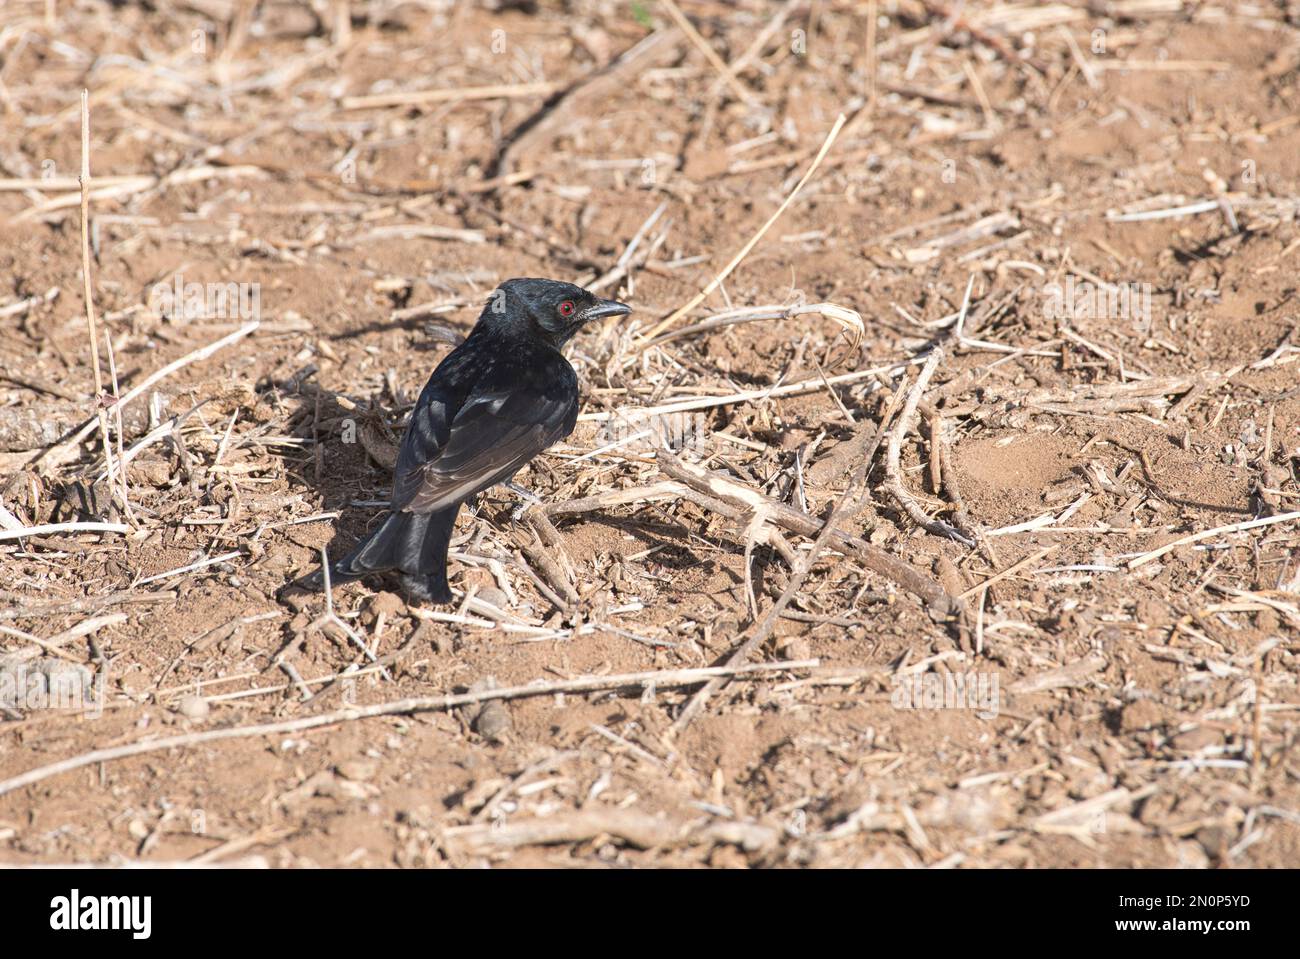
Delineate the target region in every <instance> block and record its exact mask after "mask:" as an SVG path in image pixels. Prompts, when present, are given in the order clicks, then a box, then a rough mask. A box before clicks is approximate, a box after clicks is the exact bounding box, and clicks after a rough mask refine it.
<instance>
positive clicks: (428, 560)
mask: <svg viewBox="0 0 1300 959" xmlns="http://www.w3.org/2000/svg"><path fill="white" fill-rule="evenodd" d="M459 511H460V506H459V505H457V506H454V507H452V508H450V509H445V510H441V511H439V512H436V513H402V512H398V513H389V514H388V516H387V517H386V518H385V519H384V522H383V523H382V524H381V525H380V526H379V528H378V529H376V530H375V531H374V532H373V533H371V534H370V535H369V536H368V537H366V538H365V539H364V540H363V541H362V542H360V543H358V544H357V547H356V548H355V549H354V550H353V551H352V552H351V553H349V554H348V555H347V556H346V557H344V558H343V559H341V560H339V561H338V562H337V563H335V564H333V566H332V567H331V569H330V576H331V579H332V580H333V581H335V582H337V581H341V580H347V579H356V578H358V577H360V576H365V575H367V574H368V573H378V572H382V571H384V570H389V569H396V570H400V571H401V573H402V578H403V580H404V581H405V583H406V587H407V589H409V590H410V591H411V593H412V594H414V595H415V596H416V597H417V598H419V599H422V600H425V601H426V602H431V603H449V602H451V587H450V586H449V585H448V584H447V545H448V544H449V543H450V542H451V531H452V528H453V527H454V526H455V525H456V514H457V513H458V512H459Z"/></svg>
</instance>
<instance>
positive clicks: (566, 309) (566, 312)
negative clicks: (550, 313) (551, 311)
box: [560, 300, 577, 316]
mask: <svg viewBox="0 0 1300 959" xmlns="http://www.w3.org/2000/svg"><path fill="white" fill-rule="evenodd" d="M575 309H577V307H575V306H574V305H573V301H572V300H565V301H564V302H563V303H561V304H560V316H573V311H574V310H575Z"/></svg>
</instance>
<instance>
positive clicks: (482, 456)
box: [313, 279, 632, 603]
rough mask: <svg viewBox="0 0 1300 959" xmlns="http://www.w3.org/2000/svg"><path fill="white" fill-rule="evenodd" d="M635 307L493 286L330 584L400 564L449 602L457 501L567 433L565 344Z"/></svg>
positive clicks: (565, 290)
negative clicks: (384, 512)
mask: <svg viewBox="0 0 1300 959" xmlns="http://www.w3.org/2000/svg"><path fill="white" fill-rule="evenodd" d="M630 312H632V308H631V307H629V306H627V305H625V304H623V303H618V302H615V301H614V300H603V299H601V298H600V297H598V296H595V295H593V294H591V293H588V292H587V291H586V290H584V289H582V288H581V287H577V286H574V285H573V284H571V283H561V282H559V281H558V280H542V279H514V280H506V281H505V282H504V283H502V284H501V285H500V286H499V287H497V289H496V290H495V291H494V292H493V293H492V296H491V297H490V298H489V300H488V303H487V306H485V307H484V308H483V312H482V313H481V314H480V315H479V318H478V322H477V323H475V324H474V329H473V330H471V331H470V334H469V336H468V337H466V339H465V342H464V343H462V344H461V345H460V346H458V347H456V349H454V350H452V351H451V352H450V353H449V354H447V356H446V357H445V358H444V359H443V361H442V362H441V363H439V364H438V367H437V369H435V370H434V371H433V375H432V376H430V377H429V382H428V383H426V384H425V386H424V390H423V392H421V393H420V399H419V401H418V402H417V403H416V404H415V409H414V410H413V411H412V412H411V421H410V423H409V425H408V426H407V427H406V434H405V436H403V437H402V447H401V451H400V452H399V453H398V456H397V468H396V474H395V476H394V478H393V496H392V500H391V501H390V503H389V507H388V509H389V513H388V516H387V517H386V518H385V519H384V521H383V523H382V524H381V525H380V526H379V527H378V528H377V529H375V530H374V532H372V533H371V534H370V535H369V536H367V537H366V538H365V540H363V541H362V542H361V543H359V544H358V545H357V547H356V548H355V549H354V550H353V551H352V552H351V554H349V555H348V556H347V557H346V558H344V559H342V560H340V561H339V562H337V563H335V564H333V565H332V566H331V569H330V573H331V578H332V580H333V581H334V582H338V581H341V580H347V579H356V578H358V577H361V576H365V575H367V574H369V573H378V572H381V571H383V570H399V571H400V572H401V574H402V579H403V581H404V583H405V585H406V588H407V589H408V590H409V591H410V593H411V594H412V595H413V596H415V597H416V598H418V599H421V600H424V601H426V602H434V603H446V602H450V601H451V588H450V587H449V586H448V585H447V544H448V542H449V541H450V540H451V532H452V527H453V526H455V524H456V514H457V513H458V512H460V506H461V504H462V503H464V502H465V501H467V500H470V499H472V498H473V497H474V496H476V495H477V494H478V493H480V492H481V491H483V490H485V489H487V488H488V487H489V486H493V485H496V484H497V483H507V482H509V481H510V478H511V477H512V476H514V474H515V472H516V471H517V470H518V469H519V468H520V467H521V466H523V465H524V464H525V463H527V462H528V461H529V460H531V459H532V458H533V457H534V456H536V455H537V454H538V453H540V452H542V451H543V450H544V449H546V448H547V447H549V446H551V445H552V444H553V443H557V442H559V441H560V440H562V439H564V438H565V437H566V436H568V435H569V434H570V433H571V432H573V426H574V424H575V423H576V422H577V420H578V378H577V376H576V375H575V374H574V372H573V367H572V366H570V365H569V361H568V360H566V359H565V358H564V356H563V354H561V352H560V350H561V349H562V348H563V347H564V344H565V343H567V342H568V341H569V340H570V339H571V338H572V337H573V335H574V334H575V333H576V332H578V330H579V329H580V328H581V327H582V325H583V324H584V323H587V322H589V321H590V320H596V319H600V318H602V317H608V316H622V315H625V314H627V313H630ZM322 578H323V577H321V575H320V574H317V575H316V576H315V577H313V579H314V580H315V581H316V582H317V583H320V582H321V580H322Z"/></svg>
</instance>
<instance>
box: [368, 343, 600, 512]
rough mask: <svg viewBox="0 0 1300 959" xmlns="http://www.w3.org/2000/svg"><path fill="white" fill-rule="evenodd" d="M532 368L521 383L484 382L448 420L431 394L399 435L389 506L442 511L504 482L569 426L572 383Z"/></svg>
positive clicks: (574, 394)
mask: <svg viewBox="0 0 1300 959" xmlns="http://www.w3.org/2000/svg"><path fill="white" fill-rule="evenodd" d="M565 368H566V369H565V370H564V371H563V372H565V373H567V374H568V375H567V376H564V375H558V376H553V377H547V376H544V375H536V374H540V373H541V372H542V371H538V370H534V371H533V373H534V375H530V376H525V377H523V382H513V383H507V384H485V385H486V387H487V388H485V389H483V390H481V391H475V392H474V393H472V394H471V395H470V396H469V397H468V398H467V399H466V401H465V403H464V405H462V406H461V407H460V408H459V409H458V410H456V411H455V414H454V416H453V418H452V421H451V423H450V424H447V423H446V407H445V406H444V405H443V404H441V403H440V401H439V400H438V399H437V398H436V397H430V399H431V403H430V404H429V406H428V407H426V408H425V409H424V410H421V411H420V414H421V415H420V416H419V418H413V419H412V421H411V425H410V426H409V427H408V429H407V433H408V435H407V437H406V438H405V439H404V440H403V443H402V451H401V454H400V455H399V457H398V463H397V471H396V477H395V479H394V484H393V499H392V505H391V508H392V509H393V510H405V511H408V512H412V513H428V512H433V511H434V510H439V509H444V508H446V507H448V506H451V505H453V504H455V503H459V502H461V501H462V500H465V499H467V498H469V497H470V496H473V495H474V494H475V493H477V492H479V491H480V490H483V489H486V488H487V487H489V486H491V485H493V484H495V483H499V482H501V481H502V480H504V479H508V478H509V477H510V476H512V475H513V474H514V473H515V471H517V470H518V469H519V468H520V467H522V466H523V465H524V464H525V463H527V462H528V461H529V460H530V459H532V458H533V457H534V456H536V455H537V454H538V453H540V452H542V450H544V449H546V448H547V447H548V446H550V445H551V444H553V443H555V442H558V441H559V440H561V439H563V438H564V437H566V436H568V435H569V433H571V432H572V431H573V426H574V423H575V421H576V420H577V415H578V391H577V383H576V380H575V379H574V377H573V372H572V369H571V368H568V364H567V362H566V363H565Z"/></svg>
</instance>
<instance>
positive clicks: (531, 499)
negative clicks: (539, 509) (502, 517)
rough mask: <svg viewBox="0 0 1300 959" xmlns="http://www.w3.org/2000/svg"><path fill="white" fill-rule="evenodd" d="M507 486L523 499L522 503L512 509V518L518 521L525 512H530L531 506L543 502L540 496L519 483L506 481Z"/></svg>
mask: <svg viewBox="0 0 1300 959" xmlns="http://www.w3.org/2000/svg"><path fill="white" fill-rule="evenodd" d="M505 487H506V489H508V490H510V492H512V493H514V494H515V495H516V496H518V497H519V498H520V499H522V500H523V502H522V503H520V504H519V505H518V506H516V507H515V508H514V509H513V510H511V511H510V518H511V519H512V520H514V521H515V522H516V523H517V522H519V520H521V519H522V518H523V515H524V513H526V512H528V509H529V507H532V506H537V505H538V504H540V503H541V502H542V498H541V497H540V496H538V495H537V494H536V493H534V492H532V491H531V490H527V489H524V487H522V486H520V485H519V484H518V483H506V484H505Z"/></svg>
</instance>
